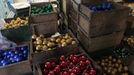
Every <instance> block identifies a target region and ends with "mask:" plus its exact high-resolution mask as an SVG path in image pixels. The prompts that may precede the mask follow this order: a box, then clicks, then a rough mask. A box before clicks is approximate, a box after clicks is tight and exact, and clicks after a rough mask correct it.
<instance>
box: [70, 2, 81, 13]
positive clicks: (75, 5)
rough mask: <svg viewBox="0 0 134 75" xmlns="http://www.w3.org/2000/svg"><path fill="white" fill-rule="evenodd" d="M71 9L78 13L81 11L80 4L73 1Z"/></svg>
mask: <svg viewBox="0 0 134 75" xmlns="http://www.w3.org/2000/svg"><path fill="white" fill-rule="evenodd" d="M70 3H71V4H70V8H71V9H73V10H75V11H76V12H78V11H79V4H78V3H77V2H76V1H75V0H71V2H70Z"/></svg>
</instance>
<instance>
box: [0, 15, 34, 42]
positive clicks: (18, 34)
mask: <svg viewBox="0 0 134 75" xmlns="http://www.w3.org/2000/svg"><path fill="white" fill-rule="evenodd" d="M21 18H23V17H21ZM12 19H14V18H9V19H5V21H6V23H9V22H10V21H11V20H12ZM1 34H2V35H3V36H5V37H6V38H7V39H8V40H11V41H28V40H30V38H31V35H32V32H31V26H30V25H29V24H27V25H24V26H19V27H15V28H9V29H2V30H1Z"/></svg>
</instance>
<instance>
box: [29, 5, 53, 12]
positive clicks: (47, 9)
mask: <svg viewBox="0 0 134 75" xmlns="http://www.w3.org/2000/svg"><path fill="white" fill-rule="evenodd" d="M52 11H53V7H52V5H51V4H49V5H47V6H42V7H36V6H34V7H32V10H31V13H32V14H43V13H50V12H52Z"/></svg>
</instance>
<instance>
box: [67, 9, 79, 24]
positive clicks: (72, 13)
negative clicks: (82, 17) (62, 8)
mask: <svg viewBox="0 0 134 75" xmlns="http://www.w3.org/2000/svg"><path fill="white" fill-rule="evenodd" d="M68 16H69V17H70V16H71V18H72V19H73V20H75V21H77V22H78V16H79V13H78V11H75V10H74V9H73V8H72V9H70V11H69V15H68Z"/></svg>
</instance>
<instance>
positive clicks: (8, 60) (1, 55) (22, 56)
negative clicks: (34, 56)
mask: <svg viewBox="0 0 134 75" xmlns="http://www.w3.org/2000/svg"><path fill="white" fill-rule="evenodd" d="M27 57H28V46H23V47H16V48H11V49H8V50H0V66H5V65H9V64H13V63H17V62H20V61H24V60H27Z"/></svg>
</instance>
